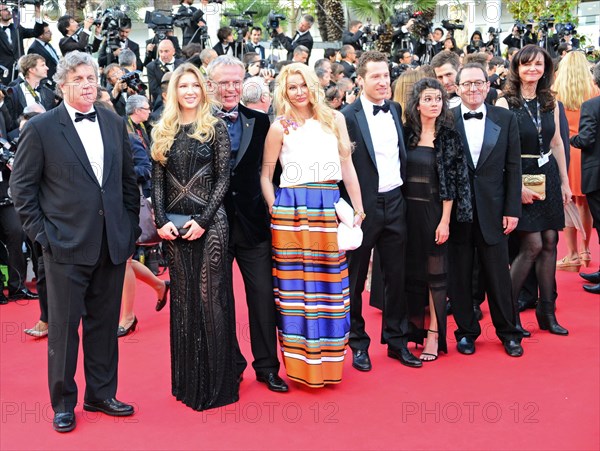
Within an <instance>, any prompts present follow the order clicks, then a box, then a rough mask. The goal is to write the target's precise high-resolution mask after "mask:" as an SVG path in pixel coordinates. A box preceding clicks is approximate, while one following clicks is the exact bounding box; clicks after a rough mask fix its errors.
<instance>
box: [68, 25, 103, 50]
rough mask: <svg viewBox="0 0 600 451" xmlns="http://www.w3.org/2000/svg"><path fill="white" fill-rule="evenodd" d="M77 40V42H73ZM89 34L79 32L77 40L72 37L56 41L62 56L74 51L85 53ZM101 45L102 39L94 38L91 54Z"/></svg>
mask: <svg viewBox="0 0 600 451" xmlns="http://www.w3.org/2000/svg"><path fill="white" fill-rule="evenodd" d="M75 39H77V40H75ZM89 39H90V33H89V32H87V31H83V30H82V31H81V32H79V34H78V36H77V38H75V37H74V35H71V36H65V37H64V38H61V40H60V41H58V48H59V49H60V52H61V53H62V55H63V56H65V55H66V54H67V53H69V52H72V51H74V50H79V51H80V52H85V51H86V49H87V45H88V43H89ZM101 43H102V39H98V38H97V37H96V36H94V40H93V41H92V49H91V50H92V53H95V52H97V51H98V49H99V48H100V44H101Z"/></svg>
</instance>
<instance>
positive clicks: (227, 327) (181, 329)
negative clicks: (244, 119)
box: [152, 64, 239, 410]
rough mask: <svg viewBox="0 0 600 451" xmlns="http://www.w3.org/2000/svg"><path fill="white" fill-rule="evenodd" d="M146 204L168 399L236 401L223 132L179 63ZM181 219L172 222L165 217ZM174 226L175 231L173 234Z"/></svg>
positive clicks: (212, 403) (158, 131)
mask: <svg viewBox="0 0 600 451" xmlns="http://www.w3.org/2000/svg"><path fill="white" fill-rule="evenodd" d="M152 135H153V142H154V144H153V147H152V157H153V159H154V160H155V162H154V167H153V201H154V208H155V215H156V226H157V227H158V233H159V235H160V236H161V238H163V239H164V240H165V244H166V248H167V255H168V266H169V273H170V276H171V377H172V392H173V395H174V396H175V397H176V398H177V399H178V400H180V401H182V402H183V403H184V404H185V405H187V406H189V407H191V408H192V409H194V410H205V409H211V408H214V407H219V406H223V405H226V404H230V403H233V402H236V401H237V400H238V397H239V396H238V392H239V383H238V380H237V379H238V378H237V375H236V372H235V370H234V368H235V366H234V349H235V346H234V345H235V319H234V318H235V316H234V311H233V305H230V303H229V299H230V298H229V296H227V293H228V287H227V283H228V281H227V278H226V274H227V271H226V260H227V259H226V252H227V241H228V225H227V217H226V214H225V209H224V207H223V198H224V196H225V193H226V191H227V188H228V186H229V153H230V141H229V134H228V133H227V127H226V125H225V124H224V123H223V121H221V120H220V119H216V118H215V117H213V116H212V115H211V103H210V101H209V100H208V97H207V94H206V89H205V87H204V83H203V81H202V75H201V74H200V72H199V71H198V69H197V68H196V67H194V66H193V65H191V64H182V65H181V66H180V67H178V68H177V69H176V70H175V71H174V72H173V76H172V77H171V81H170V82H169V89H168V92H167V100H166V104H165V110H164V112H163V115H162V118H161V120H160V122H159V123H158V124H157V125H156V127H155V128H154V130H153V132H152ZM174 213H175V214H180V215H186V216H188V218H187V219H186V220H185V224H183V229H187V231H185V230H181V225H180V224H177V226H176V225H175V222H177V221H175V219H174V218H173V216H171V215H172V214H174ZM178 227H180V231H178Z"/></svg>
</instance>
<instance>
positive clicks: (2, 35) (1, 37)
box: [0, 30, 13, 69]
mask: <svg viewBox="0 0 600 451" xmlns="http://www.w3.org/2000/svg"><path fill="white" fill-rule="evenodd" d="M0 45H1V46H2V47H4V49H5V50H6V52H7V53H8V54H10V55H12V54H13V46H12V45H11V43H10V42H8V37H7V36H6V32H5V31H4V30H0ZM9 69H10V68H9Z"/></svg>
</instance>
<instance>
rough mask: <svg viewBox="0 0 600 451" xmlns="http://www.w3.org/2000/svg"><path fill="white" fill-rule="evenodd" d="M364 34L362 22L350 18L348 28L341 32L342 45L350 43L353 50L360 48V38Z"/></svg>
mask: <svg viewBox="0 0 600 451" xmlns="http://www.w3.org/2000/svg"><path fill="white" fill-rule="evenodd" d="M364 34H365V33H364V31H363V30H362V22H361V21H360V20H351V21H350V24H349V26H348V30H344V32H343V33H342V45H351V46H352V48H354V49H355V50H362V38H363V35H364ZM348 78H350V77H348Z"/></svg>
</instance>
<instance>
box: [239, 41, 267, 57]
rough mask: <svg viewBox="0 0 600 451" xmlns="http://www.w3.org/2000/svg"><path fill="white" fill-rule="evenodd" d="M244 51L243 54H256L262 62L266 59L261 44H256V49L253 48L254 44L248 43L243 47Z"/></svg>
mask: <svg viewBox="0 0 600 451" xmlns="http://www.w3.org/2000/svg"><path fill="white" fill-rule="evenodd" d="M244 51H245V53H248V52H256V53H258V54H259V55H260V59H262V60H264V59H265V57H266V54H265V48H264V47H263V46H262V45H261V44H258V45H257V46H256V47H254V44H252V43H251V42H249V43H247V44H246V45H245V48H244Z"/></svg>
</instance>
